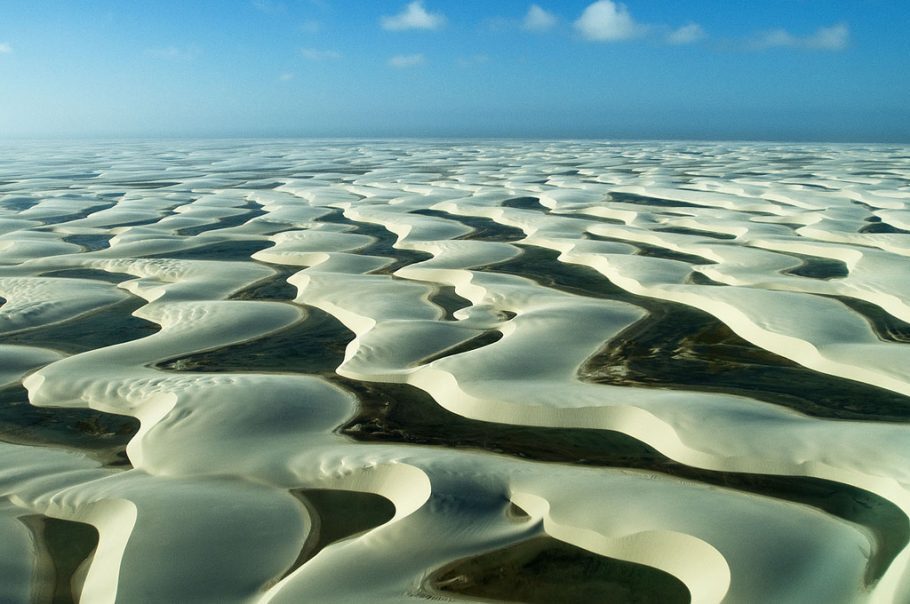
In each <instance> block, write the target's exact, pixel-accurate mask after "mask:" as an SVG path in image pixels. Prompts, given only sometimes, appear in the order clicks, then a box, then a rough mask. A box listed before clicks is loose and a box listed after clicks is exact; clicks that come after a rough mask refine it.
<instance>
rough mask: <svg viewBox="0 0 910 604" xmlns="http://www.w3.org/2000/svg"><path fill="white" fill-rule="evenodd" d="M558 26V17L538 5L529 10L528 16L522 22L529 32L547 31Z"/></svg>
mask: <svg viewBox="0 0 910 604" xmlns="http://www.w3.org/2000/svg"><path fill="white" fill-rule="evenodd" d="M555 25H556V15H554V14H553V13H550V12H547V11H545V10H544V9H542V8H540V7H539V6H537V5H536V4H532V5H531V6H530V7H529V8H528V14H527V15H525V18H524V21H522V23H521V26H522V28H524V29H526V30H528V31H547V30H548V29H552V28H553V27H554V26H555Z"/></svg>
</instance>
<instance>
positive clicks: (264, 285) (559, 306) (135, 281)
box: [0, 141, 910, 603]
mask: <svg viewBox="0 0 910 604" xmlns="http://www.w3.org/2000/svg"><path fill="white" fill-rule="evenodd" d="M20 146H21V149H19V152H18V153H17V154H13V155H11V159H10V161H9V162H8V163H7V164H5V165H4V166H3V168H2V171H0V173H2V178H0V181H2V183H0V302H2V304H0V600H2V601H4V602H6V601H9V602H27V601H38V600H42V599H45V600H47V599H53V597H54V592H55V590H60V589H63V590H64V591H68V592H71V593H72V594H73V596H74V597H75V598H76V599H80V601H83V602H93V603H94V602H219V603H220V602H261V603H264V602H276V603H277V602H301V601H313V602H339V603H349V602H402V601H421V600H426V599H436V600H441V601H464V600H465V599H479V600H483V599H484V597H486V596H485V594H488V593H490V592H484V591H483V590H484V589H485V587H484V586H485V581H486V582H490V581H492V582H493V583H495V581H497V580H498V581H508V580H509V579H508V578H507V577H508V576H509V575H508V573H507V572H506V571H502V572H500V573H499V574H498V575H497V576H498V577H500V578H499V579H490V578H489V577H487V578H483V577H481V576H480V575H478V574H477V573H478V572H480V571H478V570H477V568H475V567H472V566H470V565H463V566H460V567H458V568H459V571H458V572H460V573H462V575H461V576H460V577H456V579H455V580H454V581H449V582H448V583H446V584H443V583H440V582H439V581H438V573H440V572H441V569H444V568H453V567H452V566H451V565H453V564H457V563H458V561H460V560H467V559H473V558H475V557H477V556H480V555H482V554H489V553H490V552H495V551H498V550H500V549H509V548H512V549H514V548H517V547H519V546H520V545H521V544H524V543H526V542H529V540H533V539H536V538H540V537H544V536H548V537H550V538H552V539H555V540H558V541H561V542H564V543H567V544H571V545H573V546H575V547H577V548H580V549H581V550H583V551H585V552H588V554H590V555H591V556H594V557H598V559H600V560H603V561H605V562H604V563H605V564H607V565H609V564H617V563H616V562H610V560H614V561H625V562H629V563H634V564H635V565H639V566H636V568H638V569H640V570H641V572H642V573H666V574H668V575H670V576H672V577H674V578H675V580H676V581H678V582H679V585H681V586H684V589H685V590H688V594H685V593H683V592H680V594H679V595H682V596H684V597H685V596H687V597H688V599H689V600H691V601H692V602H698V603H717V602H729V603H733V602H781V603H784V602H793V603H801V602H843V603H853V602H875V603H889V602H902V601H907V600H908V599H910V520H908V518H910V431H908V420H910V373H908V367H910V285H908V280H907V279H906V276H907V275H908V274H910V264H908V262H910V261H908V259H907V256H908V254H910V233H907V232H906V231H908V230H910V218H908V217H910V159H908V158H910V150H908V149H904V148H898V147H895V146H889V147H875V146H868V145H864V146H851V145H780V144H745V143H717V144H714V143H710V144H709V143H656V142H655V143H607V142H597V141H591V142H580V141H562V142H540V143H536V142H529V141H511V142H505V141H501V142H496V141H483V142H475V141H460V142H457V143H453V142H443V141H427V142H406V141H388V142H381V141H375V142H370V143H360V142H353V141H310V142H300V141H180V142H176V143H164V142H161V143H144V142H135V143H119V144H117V145H115V146H113V147H110V146H107V145H101V144H94V143H81V144H79V145H76V144H73V145H72V146H66V145H64V146H61V147H59V148H58V147H56V146H55V147H53V148H51V147H48V146H44V145H40V144H34V145H28V144H22V145H20ZM78 158H83V159H84V158H90V159H85V161H81V160H80V161H77V159H78ZM870 162H875V165H876V166H877V167H878V168H880V171H881V174H878V173H876V175H874V176H870V172H869V165H870ZM878 168H877V169H878ZM106 321H107V322H110V325H109V328H108V329H105V322H106ZM80 326H91V327H84V328H83V329H82V330H81V331H80ZM59 334H63V335H59ZM70 340H72V341H70ZM66 351H69V352H66ZM73 351H76V352H73ZM26 397H27V401H28V403H29V404H28V405H26V404H25V402H26V401H25V399H26ZM130 418H134V419H130ZM136 420H138V427H137V423H136ZM120 449H123V450H124V451H125V453H124V454H123V455H125V457H123V456H121V461H120V462H117V463H115V462H112V461H110V460H112V459H115V458H116V455H115V453H116V451H118V450H120ZM99 452H103V453H104V454H101V453H99ZM126 460H128V463H126ZM320 493H322V494H325V493H329V494H331V497H328V498H327V499H320V497H323V496H324V495H319V494H320ZM345 498H348V499H345ZM382 498H384V499H385V500H388V501H389V502H391V505H392V506H393V507H394V511H393V512H389V513H385V512H383V511H382V510H383V509H384V508H383V507H382V505H381V503H380V502H381V501H383V499H382ZM319 501H329V502H334V503H332V504H331V505H329V504H326V503H318V502H319ZM345 501H348V503H345ZM327 506H328V507H327ZM49 519H56V520H55V521H54V522H57V521H63V522H62V523H58V524H53V523H51V524H48V523H49V522H51V521H50V520H49ZM69 523H83V524H88V525H91V526H93V527H95V529H96V530H97V532H98V542H97V546H95V543H94V542H90V540H89V541H86V539H87V537H85V536H83V537H80V538H79V539H82V541H80V542H78V543H76V541H78V539H77V538H76V537H72V539H73V540H75V541H74V545H73V548H74V550H73V551H77V550H78V548H79V547H82V548H83V550H84V551H83V552H82V553H81V554H79V559H74V560H69V561H65V560H64V557H65V556H66V555H67V554H66V553H65V552H63V551H62V550H61V549H60V548H59V547H58V546H57V545H55V544H56V543H57V542H58V541H59V537H58V538H57V541H55V538H54V537H53V535H54V531H63V532H62V533H59V534H64V535H77V534H82V533H76V532H72V533H67V532H66V531H75V528H74V527H77V526H78V525H74V524H69ZM48 527H50V528H48ZM333 527H334V528H333ZM317 544H318V547H317ZM314 548H316V549H314ZM512 549H510V551H512ZM515 551H517V550H515ZM307 552H308V553H307ZM302 553H306V555H305V556H303V557H301V558H300V559H299V560H298V557H299V556H301V555H302ZM69 555H70V556H71V557H72V556H75V554H72V553H71V554H69ZM505 564H506V566H508V564H512V562H506V563H505ZM553 564H554V565H555V566H553V567H546V568H544V570H543V571H540V572H538V571H533V570H528V569H529V568H532V567H530V566H529V567H526V568H525V569H524V570H523V571H522V572H523V573H524V575H523V578H522V579H521V581H525V582H530V584H531V585H534V582H535V581H537V582H541V583H540V584H543V582H546V581H550V580H552V581H557V582H559V581H560V580H561V581H563V583H560V584H559V585H560V589H563V590H564V593H565V598H564V601H567V602H570V601H579V597H580V596H578V594H579V593H582V592H580V591H578V587H579V586H578V585H577V584H576V583H577V581H575V580H574V579H573V580H568V579H566V577H569V576H572V575H571V573H570V572H569V570H571V569H569V570H567V568H562V570H559V568H558V563H553ZM563 564H565V563H563ZM540 568H543V567H540ZM55 569H56V570H55ZM554 569H555V570H554ZM547 572H551V573H555V574H554V575H553V577H555V578H553V577H550V578H548V576H547ZM624 572H625V573H626V576H625V578H624V579H622V580H619V579H615V578H614V579H611V580H613V581H620V583H621V581H631V580H632V579H631V578H630V577H629V576H628V575H629V574H630V573H629V572H626V571H624ZM636 572H637V571H636ZM55 573H57V574H60V576H56V575H55ZM472 573H474V574H472ZM560 573H562V574H560ZM632 574H634V573H632ZM645 576H655V575H645ZM560 577H561V578H560ZM598 580H599V579H591V586H593V587H596V586H597V585H598V583H597V581H598ZM60 585H62V587H60ZM623 585H624V584H623ZM655 585H656V584H655ZM472 586H473V587H472ZM591 586H586V587H591ZM499 587H502V588H503V589H504V590H505V592H502V591H500V592H498V593H508V590H509V588H510V585H509V584H505V585H504V586H499ZM593 587H592V588H593ZM472 589H474V590H475V591H472ZM618 589H622V588H621V587H620V588H618ZM641 589H645V588H641ZM648 589H651V590H657V589H658V588H657V587H653V586H651V587H649V588H648ZM459 590H462V592H463V593H457V592H458V591H459ZM477 590H479V591H477ZM541 593H544V592H541ZM648 595H650V596H651V597H653V598H656V599H658V600H663V599H668V600H669V599H672V598H671V597H670V594H666V593H657V592H655V593H650V594H648ZM490 597H492V596H490ZM484 601H488V600H484ZM588 601H590V600H588Z"/></svg>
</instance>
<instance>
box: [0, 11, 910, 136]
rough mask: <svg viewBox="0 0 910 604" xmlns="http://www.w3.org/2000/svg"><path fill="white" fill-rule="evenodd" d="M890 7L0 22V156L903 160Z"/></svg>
mask: <svg viewBox="0 0 910 604" xmlns="http://www.w3.org/2000/svg"><path fill="white" fill-rule="evenodd" d="M908 26H910V2H905V1H902V0H891V1H885V0H762V1H760V2H757V1H756V2H746V1H739V2H737V1H732V0H726V1H725V0H679V1H677V2H659V1H657V0H637V1H636V0H629V1H627V2H625V3H619V2H611V1H609V0H599V1H597V2H594V1H591V0H582V1H574V0H565V1H559V2H557V1H547V0H540V1H539V2H536V3H531V2H526V1H512V0H501V1H498V2H482V1H471V0H462V1H455V0H423V1H417V2H407V1H399V0H237V1H229V0H220V1H203V0H196V1H165V0H159V1H154V0H150V1H148V2H128V1H119V0H117V1H114V0H111V1H104V0H93V1H88V0H68V1H60V2H52V1H41V0H35V1H34V2H25V1H23V2H12V1H5V2H2V3H0V137H4V138H6V137H11V138H22V137H26V138H28V137H39V138H47V137H85V136H88V137H134V136H151V137H155V136H317V137H324V136H355V137H358V136H363V137H402V136H403V137H409V136H465V137H477V136H490V137H495V136H513V137H531V138H536V137H573V138H575V137H578V138H588V137H594V138H648V139H652V138H677V139H678V138H682V139H756V140H857V141H885V142H895V141H896V142H910V41H908V40H910V36H908Z"/></svg>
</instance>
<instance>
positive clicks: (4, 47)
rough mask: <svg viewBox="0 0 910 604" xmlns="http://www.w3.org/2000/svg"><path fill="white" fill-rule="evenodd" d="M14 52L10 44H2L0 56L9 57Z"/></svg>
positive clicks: (0, 45)
mask: <svg viewBox="0 0 910 604" xmlns="http://www.w3.org/2000/svg"><path fill="white" fill-rule="evenodd" d="M11 52H13V47H12V46H10V45H9V42H0V55H8V54H9V53H11Z"/></svg>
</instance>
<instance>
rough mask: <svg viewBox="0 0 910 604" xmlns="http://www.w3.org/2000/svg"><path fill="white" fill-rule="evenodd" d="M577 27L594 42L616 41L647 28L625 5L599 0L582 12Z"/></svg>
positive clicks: (632, 36)
mask: <svg viewBox="0 0 910 604" xmlns="http://www.w3.org/2000/svg"><path fill="white" fill-rule="evenodd" d="M575 29H577V30H578V31H579V32H580V33H581V35H582V36H583V37H584V38H586V39H588V40H592V41H594V42H615V41H618V40H628V39H629V38H634V37H636V36H638V35H641V34H642V33H644V31H645V30H646V29H647V28H646V27H645V26H643V25H639V24H638V23H636V22H635V20H634V19H633V18H632V15H630V14H629V9H627V8H626V7H625V6H624V5H622V4H617V3H614V2H611V0H598V1H597V2H595V3H594V4H591V5H589V6H588V7H587V8H586V9H585V10H584V12H583V13H581V16H580V17H579V18H578V20H577V21H575Z"/></svg>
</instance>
